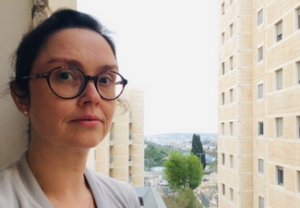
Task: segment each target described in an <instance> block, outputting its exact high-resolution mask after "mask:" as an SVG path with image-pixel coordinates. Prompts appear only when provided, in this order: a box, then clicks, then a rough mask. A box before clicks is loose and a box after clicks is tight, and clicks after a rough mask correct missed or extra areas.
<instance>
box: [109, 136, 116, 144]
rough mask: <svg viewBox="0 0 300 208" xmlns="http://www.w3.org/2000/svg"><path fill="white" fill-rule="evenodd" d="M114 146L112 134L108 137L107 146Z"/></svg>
mask: <svg viewBox="0 0 300 208" xmlns="http://www.w3.org/2000/svg"><path fill="white" fill-rule="evenodd" d="M114 144H115V141H114V135H113V134H110V135H109V145H110V146H113V145H114Z"/></svg>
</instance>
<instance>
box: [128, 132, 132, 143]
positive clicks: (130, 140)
mask: <svg viewBox="0 0 300 208" xmlns="http://www.w3.org/2000/svg"><path fill="white" fill-rule="evenodd" d="M128 139H129V142H128V143H129V144H132V135H131V134H129V135H128Z"/></svg>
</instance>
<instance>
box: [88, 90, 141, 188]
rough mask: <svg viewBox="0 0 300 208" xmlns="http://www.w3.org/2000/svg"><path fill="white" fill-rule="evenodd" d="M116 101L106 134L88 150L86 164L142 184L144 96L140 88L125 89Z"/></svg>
mask: <svg viewBox="0 0 300 208" xmlns="http://www.w3.org/2000/svg"><path fill="white" fill-rule="evenodd" d="M121 99H122V100H124V101H125V102H127V103H128V109H127V110H126V109H125V108H124V107H123V106H122V105H120V104H117V108H116V112H115V115H114V119H113V124H112V126H111V129H110V132H109V134H108V135H107V136H106V137H105V138H104V140H103V141H102V142H101V143H100V144H99V145H98V146H97V147H96V148H94V149H92V150H91V151H90V154H89V158H88V162H87V166H88V167H90V168H92V169H94V170H96V171H97V172H101V173H103V174H106V175H109V176H111V177H112V178H115V179H118V180H121V181H125V182H128V183H130V184H132V185H133V186H144V122H143V120H144V119H143V117H144V116H143V114H144V111H143V110H144V99H143V90H142V89H136V88H131V89H126V90H125V91H124V92H123V94H122V96H121Z"/></svg>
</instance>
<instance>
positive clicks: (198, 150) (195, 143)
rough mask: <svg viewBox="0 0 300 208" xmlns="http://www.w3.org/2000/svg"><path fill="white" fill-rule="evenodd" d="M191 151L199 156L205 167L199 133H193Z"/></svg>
mask: <svg viewBox="0 0 300 208" xmlns="http://www.w3.org/2000/svg"><path fill="white" fill-rule="evenodd" d="M191 152H192V153H193V154H194V155H196V156H197V157H199V159H200V161H201V163H202V166H203V169H205V167H206V159H205V151H204V150H203V145H202V142H201V138H200V135H198V134H194V135H193V140H192V150H191Z"/></svg>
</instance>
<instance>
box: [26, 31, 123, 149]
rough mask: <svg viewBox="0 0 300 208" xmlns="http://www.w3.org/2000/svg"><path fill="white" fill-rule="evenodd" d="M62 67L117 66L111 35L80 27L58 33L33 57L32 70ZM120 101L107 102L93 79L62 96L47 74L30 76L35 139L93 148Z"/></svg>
mask: <svg viewBox="0 0 300 208" xmlns="http://www.w3.org/2000/svg"><path fill="white" fill-rule="evenodd" d="M59 66H75V67H77V68H79V69H81V70H82V71H83V72H84V73H85V74H86V75H91V76H94V75H97V74H99V73H100V72H101V71H103V70H113V71H118V68H117V62H116V59H115V57H114V54H113V52H112V50H111V48H110V46H109V45H108V43H107V42H106V40H105V39H104V38H103V37H102V36H101V35H99V34H98V33H96V32H94V31H91V30H88V29H79V28H72V29H64V30H61V31H59V32H57V33H55V34H53V35H52V36H51V37H50V38H49V40H48V42H47V43H46V45H45V47H44V48H43V49H42V50H41V52H40V54H39V55H38V57H37V59H36V60H35V61H34V63H33V67H32V71H31V74H38V73H43V72H48V71H50V70H51V69H54V68H56V67H59ZM115 105H116V101H115V100H113V101H107V100H104V99H102V98H101V97H100V96H99V94H98V92H97V90H96V88H95V85H94V82H93V81H89V82H88V84H87V86H86V88H85V90H84V92H83V93H82V94H81V95H80V96H78V97H76V98H73V99H62V98H59V97H57V96H56V95H55V94H53V92H52V91H51V90H50V88H49V86H48V84H47V81H46V79H31V80H30V102H29V109H28V117H29V118H30V121H31V142H35V141H36V142H39V143H44V144H49V145H51V146H61V147H75V148H91V147H94V146H96V145H97V144H98V143H99V142H100V141H101V140H102V139H103V138H104V137H105V135H106V134H107V132H108V131H109V129H110V125H111V122H112V118H113V113H114V110H115Z"/></svg>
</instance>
